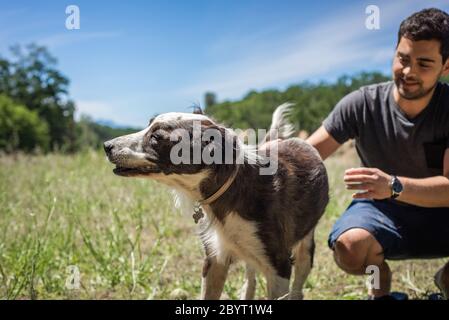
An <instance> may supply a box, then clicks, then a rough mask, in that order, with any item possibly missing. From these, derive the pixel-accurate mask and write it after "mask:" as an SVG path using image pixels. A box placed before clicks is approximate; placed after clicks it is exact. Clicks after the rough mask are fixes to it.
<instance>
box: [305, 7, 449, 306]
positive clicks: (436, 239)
mask: <svg viewBox="0 0 449 320" xmlns="http://www.w3.org/2000/svg"><path fill="white" fill-rule="evenodd" d="M448 56H449V15H448V14H447V13H445V12H444V11H441V10H438V9H425V10H422V11H420V12H417V13H415V14H413V15H412V16H410V17H408V18H407V19H405V20H404V21H403V22H402V23H401V25H400V29H399V33H398V42H397V46H396V51H395V56H394V60H393V65H392V72H393V80H394V81H390V82H385V83H380V84H376V85H370V86H366V87H362V88H360V89H359V90H357V91H354V92H352V93H350V94H348V95H347V96H345V97H344V98H343V99H342V100H341V101H340V102H339V103H338V104H337V105H336V107H335V108H334V110H333V111H332V113H331V114H330V115H329V116H328V117H327V118H326V119H325V120H324V122H323V125H322V126H321V127H320V128H319V129H318V130H317V131H316V132H315V133H314V134H313V135H311V136H310V137H309V139H308V141H309V142H310V143H311V144H312V145H313V146H315V147H316V149H317V150H318V151H319V153H320V154H321V157H322V158H323V160H324V159H325V158H327V157H328V156H330V155H331V154H332V153H333V152H334V151H335V150H336V149H337V148H338V147H339V146H340V145H341V144H343V143H344V142H345V141H347V140H349V139H355V144H356V149H357V153H358V155H359V157H360V159H361V162H362V165H363V167H362V168H355V169H349V170H346V172H345V176H344V182H345V184H346V187H347V189H350V190H359V191H358V192H356V193H354V194H353V198H354V200H353V201H352V202H351V204H350V206H349V207H348V208H347V209H346V211H345V212H344V213H343V215H342V216H341V217H340V219H339V220H338V221H337V222H336V224H335V225H334V227H333V230H332V232H331V234H330V236H329V246H330V247H331V248H332V249H333V250H334V258H335V261H336V263H337V265H338V266H339V267H340V268H341V269H343V270H344V271H345V272H347V273H349V274H354V275H365V274H366V273H365V271H366V268H367V266H369V265H375V266H378V267H379V270H380V287H379V288H373V289H371V290H370V297H371V298H373V299H377V298H388V297H391V296H389V293H390V283H391V271H390V269H389V267H388V264H387V263H386V261H385V260H386V259H387V260H388V259H391V260H393V259H396V260H399V259H412V258H413V259H415V258H423V259H424V258H436V257H448V256H449V85H447V84H443V83H441V82H439V81H438V80H439V78H440V77H442V76H446V75H448V74H449V59H448ZM435 282H436V284H437V285H438V287H439V288H440V290H441V291H442V293H443V295H444V296H445V297H446V298H448V295H449V263H448V264H446V265H445V266H444V267H443V268H442V269H441V270H440V271H439V272H438V273H437V275H436V278H435Z"/></svg>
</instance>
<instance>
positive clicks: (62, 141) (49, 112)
mask: <svg viewBox="0 0 449 320" xmlns="http://www.w3.org/2000/svg"><path fill="white" fill-rule="evenodd" d="M11 52H12V54H13V57H14V59H13V61H7V60H5V59H1V58H0V94H5V95H7V96H9V97H11V98H12V99H13V100H14V101H15V102H17V103H18V104H21V105H24V106H26V107H27V108H28V109H30V110H32V111H35V112H36V113H37V115H39V117H40V118H41V119H42V121H44V122H45V123H46V124H47V126H48V130H49V135H50V148H51V150H55V149H64V150H67V151H73V150H74V143H73V142H74V141H75V136H74V135H75V130H74V128H75V121H74V118H73V114H74V111H75V106H74V103H73V102H72V101H71V100H70V99H69V98H68V85H69V80H68V79H67V78H66V77H65V76H63V75H62V74H61V73H60V72H59V71H58V70H57V69H56V64H57V62H56V59H55V58H54V57H53V56H51V55H50V53H49V52H48V51H47V49H46V48H45V47H41V46H37V45H34V44H31V45H28V46H26V48H25V49H24V50H23V49H22V48H21V47H20V46H15V47H12V48H11Z"/></svg>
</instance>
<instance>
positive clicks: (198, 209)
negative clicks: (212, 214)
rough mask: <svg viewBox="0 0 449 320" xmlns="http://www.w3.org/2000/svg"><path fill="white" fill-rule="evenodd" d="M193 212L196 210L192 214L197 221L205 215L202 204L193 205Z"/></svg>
mask: <svg viewBox="0 0 449 320" xmlns="http://www.w3.org/2000/svg"><path fill="white" fill-rule="evenodd" d="M193 212H195V213H194V214H193V216H192V217H193V220H195V223H198V221H199V220H200V219H201V218H202V217H204V213H203V209H201V206H200V204H195V206H194V207H193Z"/></svg>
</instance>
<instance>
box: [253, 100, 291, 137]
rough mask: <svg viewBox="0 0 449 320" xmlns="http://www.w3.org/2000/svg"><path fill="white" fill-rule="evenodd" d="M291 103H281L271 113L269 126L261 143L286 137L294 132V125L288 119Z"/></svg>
mask: <svg viewBox="0 0 449 320" xmlns="http://www.w3.org/2000/svg"><path fill="white" fill-rule="evenodd" d="M293 105H294V104H293V103H283V104H281V105H280V106H279V107H277V108H276V110H275V111H274V113H273V117H272V120H271V126H270V130H269V131H268V133H267V134H266V135H265V138H264V139H263V140H262V142H261V144H263V143H266V142H268V141H272V140H276V139H281V140H284V139H288V138H290V137H292V136H293V135H294V133H295V127H294V126H293V124H291V123H290V122H289V120H288V117H289V115H290V113H291V109H292V106H293Z"/></svg>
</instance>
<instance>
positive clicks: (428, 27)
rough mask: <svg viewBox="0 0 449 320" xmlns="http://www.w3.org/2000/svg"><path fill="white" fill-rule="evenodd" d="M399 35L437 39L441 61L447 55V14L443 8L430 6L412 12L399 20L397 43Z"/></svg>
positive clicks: (448, 53) (448, 54)
mask: <svg viewBox="0 0 449 320" xmlns="http://www.w3.org/2000/svg"><path fill="white" fill-rule="evenodd" d="M401 37H405V38H407V39H410V40H413V41H419V40H438V41H440V44H441V46H440V53H441V56H442V57H443V63H445V62H446V59H447V58H448V57H449V15H448V14H447V13H446V12H444V11H443V10H440V9H436V8H430V9H424V10H421V11H419V12H416V13H414V14H412V15H411V16H410V17H408V18H407V19H405V20H404V21H402V22H401V26H400V27H399V32H398V43H397V44H396V47H397V46H398V45H399V41H401Z"/></svg>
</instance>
